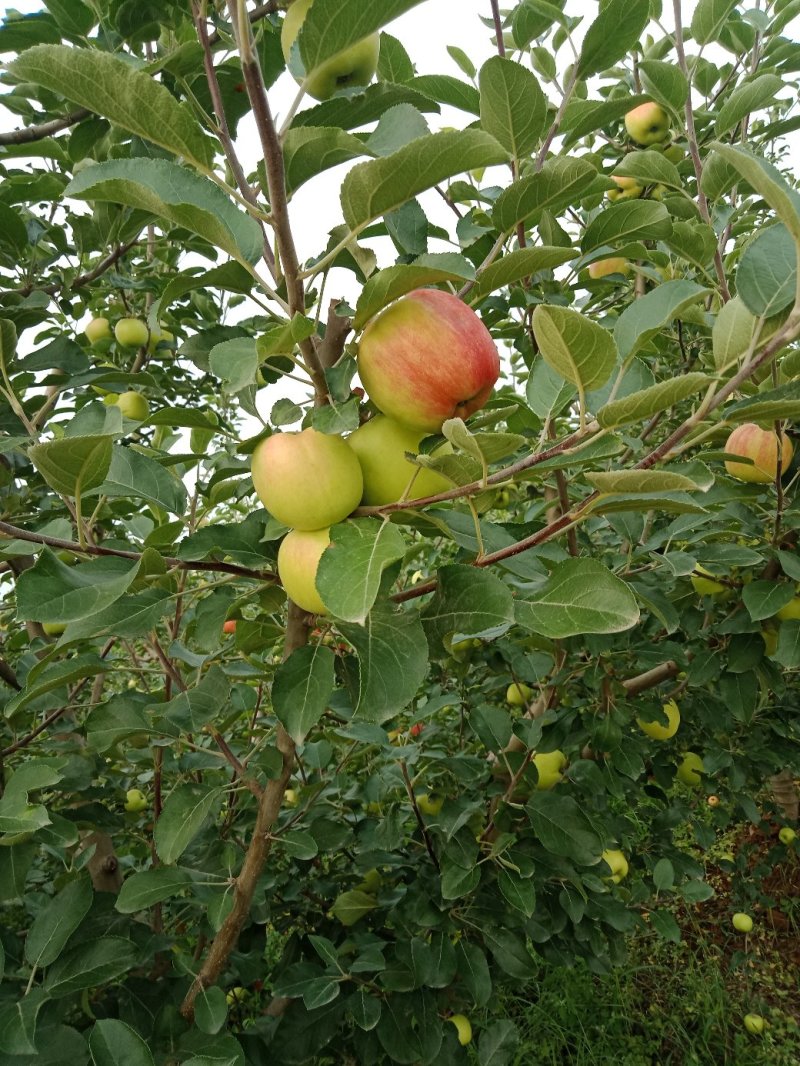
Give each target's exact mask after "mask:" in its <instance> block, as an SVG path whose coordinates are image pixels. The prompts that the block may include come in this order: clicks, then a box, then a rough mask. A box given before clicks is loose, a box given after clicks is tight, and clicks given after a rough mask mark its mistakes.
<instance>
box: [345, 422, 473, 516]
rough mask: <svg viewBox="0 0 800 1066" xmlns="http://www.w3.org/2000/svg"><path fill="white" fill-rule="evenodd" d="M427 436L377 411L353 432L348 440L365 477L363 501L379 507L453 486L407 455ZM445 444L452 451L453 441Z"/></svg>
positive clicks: (416, 450) (429, 494)
mask: <svg viewBox="0 0 800 1066" xmlns="http://www.w3.org/2000/svg"><path fill="white" fill-rule="evenodd" d="M424 436H425V433H424V431H423V430H421V429H411V428H410V427H409V426H404V425H402V423H400V422H396V421H395V420H394V419H393V418H387V417H386V415H376V416H375V418H371V419H370V420H369V422H365V423H364V425H363V426H359V428H358V429H357V430H356V431H355V432H354V433H351V434H350V436H349V437H348V438H347V442H348V444H349V445H350V447H351V448H352V449H353V451H354V452H355V453H356V456H357V457H358V461H359V463H360V464H361V473H362V475H363V478H364V495H363V497H362V502H363V503H365V504H368V505H369V506H371V507H378V506H380V505H381V504H384V503H394V502H395V501H396V500H401V499H404V498H407V499H414V500H416V499H420V498H421V497H423V496H434V495H436V493H439V492H446V491H447V490H448V489H451V488H452V487H453V486H452V484H451V482H449V481H448V480H447V478H445V477H442V475H441V474H437V472H436V471H435V470H426V469H425V468H424V467H419V466H417V465H416V464H415V463H412V462H409V460H408V459H407V458H406V453H407V452H408V453H411V454H412V455H416V454H417V453H418V451H419V442H420V441H421V440H422V438H423V437H424ZM445 447H446V448H447V449H448V451H452V446H451V445H450V444H447V445H446V446H445ZM441 450H443V449H437V453H438V452H439V451H441ZM412 478H413V481H412Z"/></svg>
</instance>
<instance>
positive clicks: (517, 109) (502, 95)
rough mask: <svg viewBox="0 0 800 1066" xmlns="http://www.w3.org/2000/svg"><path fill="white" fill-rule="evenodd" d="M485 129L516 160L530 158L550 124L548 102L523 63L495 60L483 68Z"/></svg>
mask: <svg viewBox="0 0 800 1066" xmlns="http://www.w3.org/2000/svg"><path fill="white" fill-rule="evenodd" d="M480 91H481V125H482V126H483V128H484V129H485V130H486V132H487V133H491V135H492V136H493V137H494V138H495V140H497V141H499V142H500V144H502V146H503V147H504V148H505V149H506V151H507V152H509V153H510V155H511V156H513V158H514V159H524V158H525V157H526V156H529V155H530V154H531V152H532V151H533V149H534V148H535V147H536V145H537V144H538V143H539V140H540V139H541V136H542V133H543V132H544V128H545V125H546V124H547V98H546V97H545V95H544V93H543V92H542V90H541V89H540V87H539V83H538V81H537V80H536V78H535V77H534V76H533V74H531V72H530V71H529V70H526V69H525V67H523V66H522V65H521V64H519V63H514V62H513V61H512V60H510V59H504V58H503V57H502V56H493V57H492V58H491V59H488V60H487V61H486V62H485V63H484V64H483V66H482V67H481V73H480Z"/></svg>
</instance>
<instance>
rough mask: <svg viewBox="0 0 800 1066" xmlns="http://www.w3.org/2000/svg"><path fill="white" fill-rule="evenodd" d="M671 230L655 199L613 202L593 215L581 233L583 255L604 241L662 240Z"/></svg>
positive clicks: (618, 242) (666, 217)
mask: <svg viewBox="0 0 800 1066" xmlns="http://www.w3.org/2000/svg"><path fill="white" fill-rule="evenodd" d="M671 232H672V221H671V219H670V215H669V212H668V211H667V209H666V207H665V206H664V205H663V204H660V203H656V202H655V201H654V200H626V201H625V202H624V203H618V204H612V205H611V207H607V208H605V210H603V211H601V212H600V213H599V214H598V215H596V216H595V217H594V218H593V219H592V221H591V222H590V223H589V225H588V226H587V227H586V231H585V233H584V235H583V241H582V242H581V248H582V249H583V253H584V255H586V254H588V253H589V252H593V251H594V250H595V248H602V247H603V245H604V244H612V245H613V244H623V243H624V244H628V243H630V242H631V241H644V240H661V239H662V238H663V237H668V236H669V235H670V233H671Z"/></svg>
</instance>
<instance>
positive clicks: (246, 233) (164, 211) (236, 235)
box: [64, 158, 264, 263]
mask: <svg viewBox="0 0 800 1066" xmlns="http://www.w3.org/2000/svg"><path fill="white" fill-rule="evenodd" d="M64 195H65V196H72V197H75V198H76V199H78V200H91V201H93V202H97V201H103V200H107V201H110V202H111V203H115V204H124V205H125V206H126V207H135V208H137V209H138V210H140V211H147V212H148V213H150V214H153V215H157V216H158V217H159V218H162V219H165V220H166V221H167V222H169V223H171V224H172V225H173V226H178V227H182V228H185V229H188V230H190V231H191V232H192V233H196V234H198V236H200V237H202V238H203V239H204V240H206V241H209V242H210V243H211V244H214V245H216V246H217V248H221V249H222V250H223V251H224V252H227V253H228V255H230V256H232V258H234V259H236V260H238V261H239V262H241V263H256V262H258V260H259V259H260V258H261V256H262V254H263V251H264V242H263V238H262V235H261V229H260V228H259V225H258V223H257V222H255V220H254V219H252V218H250V216H249V215H246V214H244V212H242V211H240V210H239V209H238V208H237V207H234V205H233V203H232V202H231V200H229V199H228V197H227V196H226V195H225V193H224V192H222V190H221V189H219V188H218V187H217V186H216V185H215V184H214V183H213V182H212V181H210V180H209V179H208V178H205V177H202V176H201V175H199V174H194V173H193V172H192V171H191V170H189V169H188V168H187V167H181V166H178V164H177V163H170V162H169V161H168V160H166V159H143V158H137V159H113V160H111V161H109V162H107V163H98V164H97V165H96V166H93V167H88V168H87V169H86V170H83V171H81V173H80V174H77V175H76V176H75V177H74V178H73V179H72V181H71V182H70V183H69V185H68V186H67V187H66V189H65V190H64Z"/></svg>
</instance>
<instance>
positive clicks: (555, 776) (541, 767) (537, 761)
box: [531, 749, 567, 792]
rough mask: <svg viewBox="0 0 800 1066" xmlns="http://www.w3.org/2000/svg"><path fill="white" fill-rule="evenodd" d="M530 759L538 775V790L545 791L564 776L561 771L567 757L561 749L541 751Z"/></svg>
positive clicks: (553, 786)
mask: <svg viewBox="0 0 800 1066" xmlns="http://www.w3.org/2000/svg"><path fill="white" fill-rule="evenodd" d="M531 761H532V762H533V765H534V766H535V767H536V772H537V773H538V775H539V779H538V781H537V782H536V788H537V789H538V790H539V791H540V792H547V791H549V790H550V789H551V788H555V786H556V785H557V784H558V782H559V781H560V780H561V778H562V777H563V776H564V775H563V773H562V771H563V769H564V767H565V766H566V765H567V757H566V755H565V754H564V752H563V751H559V750H558V749H556V750H555V751H546V752H544V751H543V752H541V753H540V754H539V755H534V757H533V759H532V760H531Z"/></svg>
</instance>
